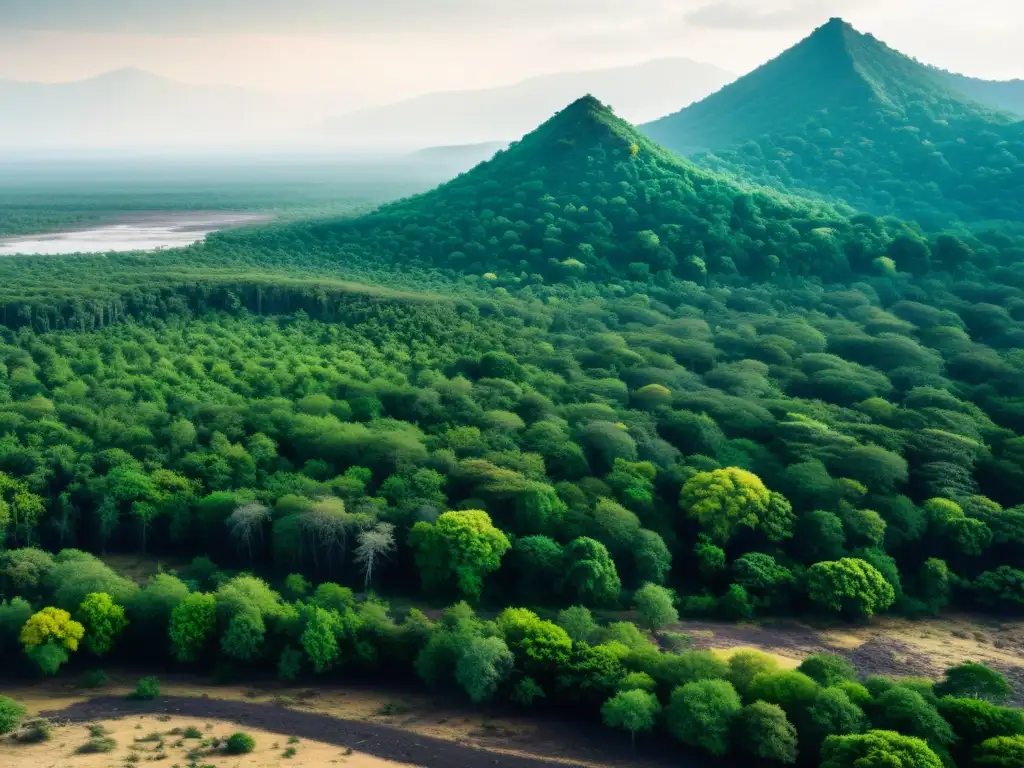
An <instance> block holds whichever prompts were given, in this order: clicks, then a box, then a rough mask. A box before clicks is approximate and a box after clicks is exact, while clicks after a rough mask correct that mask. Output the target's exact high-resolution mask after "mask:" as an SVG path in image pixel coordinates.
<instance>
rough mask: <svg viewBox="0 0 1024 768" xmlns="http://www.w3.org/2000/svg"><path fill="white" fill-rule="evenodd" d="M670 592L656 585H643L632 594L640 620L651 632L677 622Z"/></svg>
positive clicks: (672, 596)
mask: <svg viewBox="0 0 1024 768" xmlns="http://www.w3.org/2000/svg"><path fill="white" fill-rule="evenodd" d="M674 598H675V595H673V594H672V590H670V589H666V588H665V587H659V586H658V585H657V584H644V585H643V586H642V587H640V589H638V590H637V591H636V592H635V593H634V594H633V604H634V606H635V607H636V610H637V613H639V614H640V619H641V620H642V621H643V623H644V624H645V625H646V626H647V628H648V629H650V630H651V631H652V632H655V631H657V630H659V629H661V628H662V627H664V626H666V625H668V624H671V623H672V622H674V621H678V620H679V612H678V611H676V608H675V605H674V602H675V600H674Z"/></svg>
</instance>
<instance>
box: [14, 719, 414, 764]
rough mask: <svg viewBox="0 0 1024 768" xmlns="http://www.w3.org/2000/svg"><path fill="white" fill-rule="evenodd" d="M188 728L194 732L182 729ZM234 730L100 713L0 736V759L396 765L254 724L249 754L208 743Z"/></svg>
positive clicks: (225, 725)
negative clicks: (20, 738) (44, 734)
mask: <svg viewBox="0 0 1024 768" xmlns="http://www.w3.org/2000/svg"><path fill="white" fill-rule="evenodd" d="M190 728H194V729H196V730H197V731H198V732H199V734H200V735H199V736H198V737H196V736H194V735H193V733H186V729H190ZM236 731H238V726H236V725H235V724H233V723H230V722H225V721H222V720H214V719H210V718H191V719H190V718H187V717H180V716H179V717H168V716H153V715H150V716H142V717H138V716H136V717H126V718H124V719H120V720H111V719H100V720H96V721H93V722H90V723H88V724H86V723H82V724H67V725H63V726H60V727H58V728H57V729H55V731H54V733H53V736H52V737H51V738H50V740H49V741H46V742H43V743H40V744H16V743H14V742H10V741H6V742H0V763H2V764H3V765H4V766H5V768H51V767H52V768H106V767H107V766H112V765H130V764H133V763H136V762H139V763H141V762H149V761H153V760H161V761H162V760H166V761H167V763H166V765H172V764H178V765H187V764H189V763H191V762H192V761H193V760H195V762H197V763H199V764H202V765H217V766H224V768H276V767H277V766H284V765H287V766H294V767H295V768H300V767H303V768H313V766H326V765H338V766H345V767H346V768H389V767H390V768H398V766H399V764H398V763H393V762H389V761H386V760H381V759H378V758H375V757H371V756H369V755H365V754H361V753H359V752H356V751H353V750H351V749H342V748H339V747H338V746H337V745H335V744H330V743H324V742H318V741H309V740H305V739H299V738H297V737H286V736H281V734H280V733H275V732H272V731H268V730H260V729H256V728H246V730H245V732H246V733H247V734H249V735H250V736H252V737H253V739H254V740H255V742H256V748H255V749H254V750H253V751H252V752H250V753H249V754H246V755H226V754H224V753H223V752H222V750H221V749H219V748H218V747H215V746H213V743H212V742H213V740H214V739H226V738H227V737H228V736H230V735H231V734H232V733H235V732H236ZM91 745H97V746H96V747H93V746H91ZM96 748H99V749H101V750H107V749H108V748H109V751H89V750H90V749H96ZM133 756H134V757H133Z"/></svg>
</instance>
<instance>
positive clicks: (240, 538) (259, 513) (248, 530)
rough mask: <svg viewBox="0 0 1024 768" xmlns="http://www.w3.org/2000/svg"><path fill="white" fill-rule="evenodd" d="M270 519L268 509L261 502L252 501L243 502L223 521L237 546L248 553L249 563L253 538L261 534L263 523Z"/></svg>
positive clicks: (250, 562) (250, 561)
mask: <svg viewBox="0 0 1024 768" xmlns="http://www.w3.org/2000/svg"><path fill="white" fill-rule="evenodd" d="M268 520H270V510H269V509H267V508H266V507H265V506H263V505H262V504H259V503H257V502H253V503H251V504H243V505H242V506H241V507H239V508H238V509H236V510H235V511H234V512H232V513H231V514H230V515H229V516H228V519H227V520H226V521H225V522H226V523H227V526H228V527H229V528H230V529H231V535H232V536H233V537H234V539H235V541H236V542H237V544H238V546H239V547H245V548H246V550H247V551H248V553H249V564H250V565H252V542H253V539H255V538H257V537H260V538H262V536H263V524H264V523H266V522H267V521H268Z"/></svg>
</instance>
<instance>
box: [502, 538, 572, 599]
mask: <svg viewBox="0 0 1024 768" xmlns="http://www.w3.org/2000/svg"><path fill="white" fill-rule="evenodd" d="M564 561H565V553H564V551H563V548H562V545H561V544H559V543H558V542H556V541H555V540H554V539H552V538H549V537H547V536H522V537H520V538H517V539H516V540H515V542H514V543H513V544H512V551H511V553H510V555H509V564H508V566H506V567H511V569H512V571H513V573H514V574H515V580H516V586H517V589H518V593H519V594H520V595H521V596H522V598H523V599H524V600H529V601H536V600H538V599H540V598H542V597H546V596H551V595H552V594H553V593H554V592H557V585H558V582H559V580H560V579H561V577H562V568H563V564H564Z"/></svg>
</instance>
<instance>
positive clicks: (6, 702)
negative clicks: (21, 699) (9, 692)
mask: <svg viewBox="0 0 1024 768" xmlns="http://www.w3.org/2000/svg"><path fill="white" fill-rule="evenodd" d="M24 714H25V708H24V707H23V706H21V704H19V703H18V702H16V701H15V700H14V699H11V698H8V697H7V696H0V736H3V735H5V734H8V733H10V732H11V731H13V730H14V729H15V728H17V727H18V723H20V722H21V718H22V716H23V715H24Z"/></svg>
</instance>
